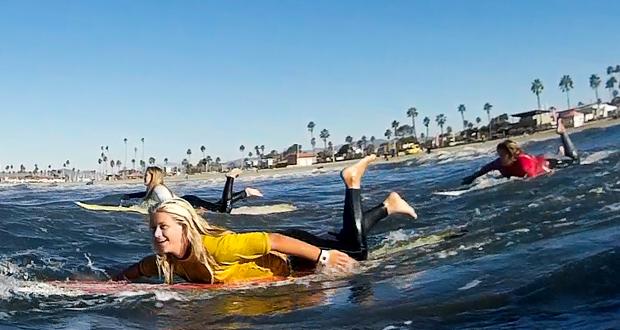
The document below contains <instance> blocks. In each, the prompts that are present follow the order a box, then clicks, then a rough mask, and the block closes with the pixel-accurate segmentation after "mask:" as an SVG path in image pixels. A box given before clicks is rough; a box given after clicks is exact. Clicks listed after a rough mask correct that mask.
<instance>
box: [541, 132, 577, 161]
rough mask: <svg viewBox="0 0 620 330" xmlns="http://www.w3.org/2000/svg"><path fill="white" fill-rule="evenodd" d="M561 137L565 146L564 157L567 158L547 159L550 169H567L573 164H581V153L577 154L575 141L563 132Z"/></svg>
mask: <svg viewBox="0 0 620 330" xmlns="http://www.w3.org/2000/svg"><path fill="white" fill-rule="evenodd" d="M560 137H561V139H562V145H564V155H565V156H566V157H567V158H559V159H556V158H547V161H548V162H549V168H562V167H567V166H569V165H572V164H573V163H577V164H579V153H578V152H577V148H575V145H574V144H573V141H571V139H570V137H569V136H568V133H566V132H563V133H562V134H561V135H560Z"/></svg>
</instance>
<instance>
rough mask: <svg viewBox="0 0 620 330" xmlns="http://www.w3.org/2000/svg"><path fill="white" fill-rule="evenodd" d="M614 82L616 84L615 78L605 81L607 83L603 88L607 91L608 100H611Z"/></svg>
mask: <svg viewBox="0 0 620 330" xmlns="http://www.w3.org/2000/svg"><path fill="white" fill-rule="evenodd" d="M616 82H618V81H617V80H616V77H614V76H611V78H609V80H607V82H606V83H605V88H606V89H609V98H610V99H613V98H614V97H613V90H614V85H615V84H616Z"/></svg>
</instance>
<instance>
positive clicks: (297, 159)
mask: <svg viewBox="0 0 620 330" xmlns="http://www.w3.org/2000/svg"><path fill="white" fill-rule="evenodd" d="M286 162H287V165H295V166H311V165H312V164H314V163H316V155H315V154H314V153H313V152H306V151H301V152H297V153H290V154H288V155H286Z"/></svg>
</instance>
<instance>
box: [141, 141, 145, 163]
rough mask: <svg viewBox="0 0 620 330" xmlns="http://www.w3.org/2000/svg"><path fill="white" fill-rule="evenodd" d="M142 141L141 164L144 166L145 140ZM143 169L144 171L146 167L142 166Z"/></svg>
mask: <svg viewBox="0 0 620 330" xmlns="http://www.w3.org/2000/svg"><path fill="white" fill-rule="evenodd" d="M140 141H141V142H142V158H141V160H142V161H141V162H140V163H142V164H145V162H144V138H141V139H140ZM142 169H143V170H144V165H142Z"/></svg>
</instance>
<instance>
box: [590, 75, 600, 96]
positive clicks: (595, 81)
mask: <svg viewBox="0 0 620 330" xmlns="http://www.w3.org/2000/svg"><path fill="white" fill-rule="evenodd" d="M600 85H601V78H600V77H599V76H597V75H595V74H593V75H591V76H590V87H591V88H592V89H593V90H594V96H595V97H596V103H600V98H599V97H598V86H600Z"/></svg>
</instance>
